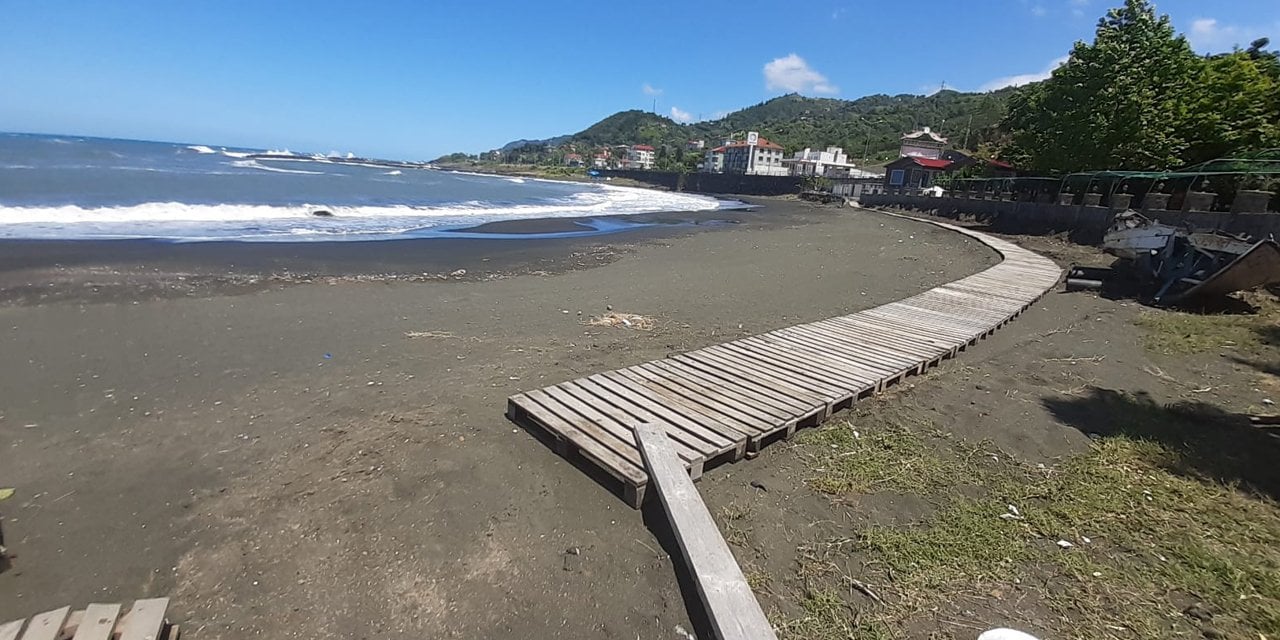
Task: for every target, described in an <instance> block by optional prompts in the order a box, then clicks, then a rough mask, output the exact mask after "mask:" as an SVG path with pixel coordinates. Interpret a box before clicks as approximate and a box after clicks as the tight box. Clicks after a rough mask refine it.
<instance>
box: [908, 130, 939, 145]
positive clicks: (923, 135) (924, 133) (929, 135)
mask: <svg viewBox="0 0 1280 640" xmlns="http://www.w3.org/2000/svg"><path fill="white" fill-rule="evenodd" d="M902 139H903V140H925V139H928V140H932V141H934V142H937V143H941V144H946V143H947V139H946V138H944V137H942V136H940V135H938V134H937V133H935V132H934V131H932V130H930V129H929V127H925V128H923V129H921V130H919V131H912V132H911V133H904V134H902Z"/></svg>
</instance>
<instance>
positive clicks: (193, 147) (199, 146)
mask: <svg viewBox="0 0 1280 640" xmlns="http://www.w3.org/2000/svg"><path fill="white" fill-rule="evenodd" d="M187 148H188V149H190V150H192V151H194V152H196V153H217V151H214V150H213V149H210V148H209V147H206V146H204V145H202V144H192V145H187Z"/></svg>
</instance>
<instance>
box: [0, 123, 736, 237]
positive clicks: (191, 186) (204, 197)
mask: <svg viewBox="0 0 1280 640" xmlns="http://www.w3.org/2000/svg"><path fill="white" fill-rule="evenodd" d="M740 206H743V205H742V204H741V203H735V202H730V201H723V200H717V199H714V198H710V197H706V196H700V195H692V194H681V193H670V192H663V191H654V190H649V189H637V188H630V187H620V186H614V185H611V184H608V183H607V182H603V181H602V182H594V183H581V182H564V181H554V180H538V179H533V178H518V177H504V176H492V175H483V174H476V173H461V172H452V171H443V170H439V169H434V168H425V167H423V166H421V165H416V164H413V163H391V162H384V161H373V160H363V159H361V158H356V157H354V156H352V155H350V154H345V155H339V154H336V153H334V154H328V155H320V154H306V153H296V152H291V151H288V150H261V149H244V148H227V147H214V146H206V145H199V144H175V143H168V142H144V141H138V140H117V139H109V138H87V137H75V136H58V135H37V134H26V133H0V239H64V240H65V239H74V240H104V239H120V238H149V239H155V240H161V241H171V242H201V241H242V242H313V241H368V240H390V239H399V238H427V237H459V236H466V235H469V234H467V233H466V230H467V229H469V228H473V227H475V226H477V225H481V224H485V223H489V222H497V221H504V220H522V219H535V218H560V217H571V218H580V219H581V221H580V225H579V226H580V227H581V231H580V232H568V233H558V234H553V235H561V236H564V235H589V234H599V233H609V232H613V231H617V230H620V229H626V228H629V227H632V226H642V223H629V222H627V221H626V218H606V219H601V218H600V217H602V216H617V215H626V214H637V213H652V212H685V211H710V210H715V209H721V208H735V207H740ZM317 212H319V213H320V214H319V215H317ZM485 237H489V238H493V237H503V236H500V235H490V234H486V235H485ZM519 237H528V236H527V235H520V236H519Z"/></svg>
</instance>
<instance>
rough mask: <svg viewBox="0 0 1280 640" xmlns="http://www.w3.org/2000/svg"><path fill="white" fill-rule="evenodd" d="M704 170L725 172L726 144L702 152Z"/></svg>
mask: <svg viewBox="0 0 1280 640" xmlns="http://www.w3.org/2000/svg"><path fill="white" fill-rule="evenodd" d="M702 172H703V173H724V145H720V146H718V147H716V148H714V149H707V152H706V153H704V154H702Z"/></svg>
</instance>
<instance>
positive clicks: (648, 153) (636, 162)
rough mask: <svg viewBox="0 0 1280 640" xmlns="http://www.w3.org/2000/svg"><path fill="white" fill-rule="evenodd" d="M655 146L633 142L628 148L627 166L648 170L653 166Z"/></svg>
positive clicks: (628, 167)
mask: <svg viewBox="0 0 1280 640" xmlns="http://www.w3.org/2000/svg"><path fill="white" fill-rule="evenodd" d="M653 151H654V149H653V147H651V146H649V145H647V144H633V145H631V146H630V147H629V148H628V149H627V159H626V168H627V169H641V170H644V171H648V170H650V169H652V168H653Z"/></svg>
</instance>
